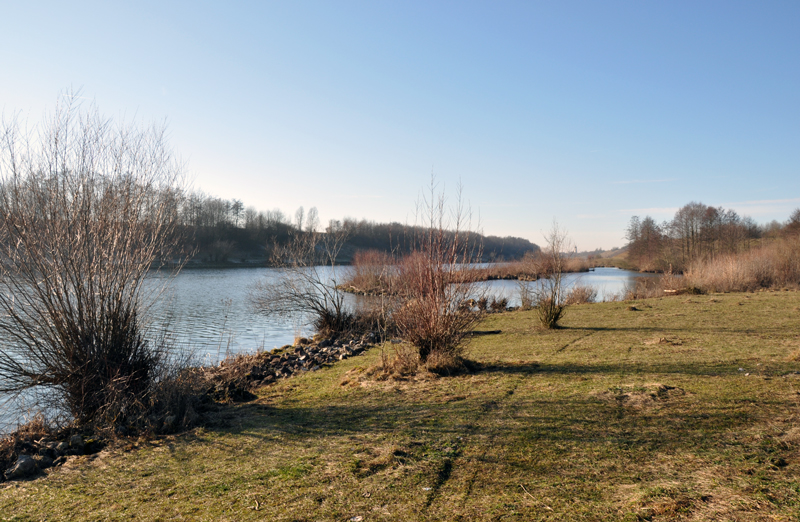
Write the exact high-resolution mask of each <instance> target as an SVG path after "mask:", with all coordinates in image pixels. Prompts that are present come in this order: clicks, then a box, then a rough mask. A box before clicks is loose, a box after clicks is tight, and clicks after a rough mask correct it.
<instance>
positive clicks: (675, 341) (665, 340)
mask: <svg viewBox="0 0 800 522" xmlns="http://www.w3.org/2000/svg"><path fill="white" fill-rule="evenodd" d="M643 342H644V344H646V345H648V346H652V345H654V344H667V345H670V346H681V345H683V341H682V340H681V339H679V338H677V337H653V338H651V339H645V340H644V341H643Z"/></svg>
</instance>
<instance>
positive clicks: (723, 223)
mask: <svg viewBox="0 0 800 522" xmlns="http://www.w3.org/2000/svg"><path fill="white" fill-rule="evenodd" d="M798 233H800V209H796V210H795V211H794V212H792V214H791V215H790V216H789V219H788V220H787V221H786V222H785V223H779V222H777V221H772V222H771V223H768V224H765V225H759V224H757V223H756V222H755V221H753V219H752V218H749V217H746V216H745V217H743V216H740V215H739V214H737V213H736V211H734V210H731V209H728V210H726V209H724V208H722V207H710V206H708V205H704V204H703V203H697V202H691V203H689V204H687V205H684V206H683V207H681V208H680V209H678V211H677V212H676V213H675V216H674V217H673V218H672V219H671V220H670V221H664V222H663V223H658V222H656V221H655V220H654V219H653V218H652V217H650V216H645V217H644V218H639V217H638V216H633V217H632V218H631V220H630V224H629V225H628V230H627V238H628V241H629V243H628V261H629V262H631V263H632V264H633V265H634V266H635V267H637V268H638V269H640V270H644V271H667V270H670V269H671V270H673V271H675V272H683V271H684V270H686V269H687V268H689V267H690V266H691V265H692V263H694V262H696V261H709V260H712V259H715V258H717V257H719V256H722V255H728V254H738V253H742V252H745V251H747V250H750V249H751V248H752V247H754V246H759V245H761V244H762V242H763V241H764V240H770V239H778V238H782V237H789V236H796V235H798Z"/></svg>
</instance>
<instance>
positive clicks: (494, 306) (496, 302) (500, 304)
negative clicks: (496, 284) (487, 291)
mask: <svg viewBox="0 0 800 522" xmlns="http://www.w3.org/2000/svg"><path fill="white" fill-rule="evenodd" d="M489 308H490V309H491V310H492V311H493V312H502V311H504V310H505V309H506V308H508V298H507V297H503V296H492V300H491V302H490V303H489Z"/></svg>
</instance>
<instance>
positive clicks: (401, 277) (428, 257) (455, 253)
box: [394, 182, 481, 364]
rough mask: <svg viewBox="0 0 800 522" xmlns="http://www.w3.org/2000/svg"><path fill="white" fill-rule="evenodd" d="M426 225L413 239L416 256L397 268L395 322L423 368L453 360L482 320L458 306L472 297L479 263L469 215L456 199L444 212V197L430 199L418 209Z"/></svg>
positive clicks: (432, 187) (476, 314) (478, 315)
mask: <svg viewBox="0 0 800 522" xmlns="http://www.w3.org/2000/svg"><path fill="white" fill-rule="evenodd" d="M418 216H419V217H421V218H422V219H424V220H425V227H424V232H423V233H421V234H419V235H418V236H417V237H416V238H414V243H415V244H414V252H413V253H412V254H410V255H408V256H406V257H405V258H404V259H402V260H401V262H400V263H399V264H398V267H397V270H398V281H399V286H400V295H402V296H403V299H404V301H403V303H402V304H401V305H400V306H399V307H398V308H397V310H395V312H394V319H395V322H396V323H397V328H398V330H399V331H400V334H401V336H402V337H403V338H404V339H406V340H407V341H409V342H410V343H411V344H412V345H414V346H416V347H417V349H418V350H419V359H420V362H421V363H422V364H425V363H426V362H427V360H428V357H429V356H430V355H431V354H432V353H439V354H447V355H448V356H450V357H456V356H459V355H460V354H461V352H462V351H463V346H464V345H463V341H464V338H465V336H466V335H467V334H468V333H469V331H470V330H471V328H472V326H473V325H474V324H475V323H476V322H477V321H479V320H480V318H481V314H480V313H476V312H474V311H472V310H470V308H469V307H465V306H462V303H464V302H465V301H468V300H470V299H473V298H475V297H481V296H478V295H476V294H477V293H479V292H477V287H476V285H475V283H474V281H475V277H474V275H473V274H472V273H471V271H472V267H471V265H472V263H473V262H474V261H475V260H476V259H479V258H480V256H479V253H480V252H479V245H477V244H475V237H474V235H473V234H472V233H471V231H470V226H469V213H468V212H467V211H466V210H465V209H464V208H463V206H462V202H461V198H460V194H459V198H458V201H457V204H456V206H455V208H454V209H452V211H448V209H447V207H446V205H445V197H444V195H443V194H436V191H435V185H434V183H433V182H432V183H431V189H430V194H429V196H428V197H427V198H425V199H424V200H423V201H422V203H421V205H420V207H419V208H418Z"/></svg>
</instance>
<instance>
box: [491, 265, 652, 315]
mask: <svg viewBox="0 0 800 522" xmlns="http://www.w3.org/2000/svg"><path fill="white" fill-rule="evenodd" d="M658 275H659V274H645V273H640V272H631V271H630V270H621V269H619V268H595V269H594V270H592V271H590V272H578V273H573V274H564V276H563V279H562V283H563V285H564V288H565V290H567V291H569V289H570V288H572V287H573V286H575V285H587V286H591V287H593V288H594V289H595V290H597V301H610V300H613V299H614V298H616V297H618V296H622V295H623V294H624V293H625V290H626V289H627V288H628V286H632V285H633V284H634V281H635V280H636V279H638V278H641V277H657V276H658ZM536 284H538V283H537V282H532V283H531V285H536ZM482 285H483V287H484V288H486V289H487V290H488V293H489V295H494V296H498V297H505V298H507V299H508V304H509V306H519V304H520V297H519V281H514V280H495V281H487V282H486V283H482Z"/></svg>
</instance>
